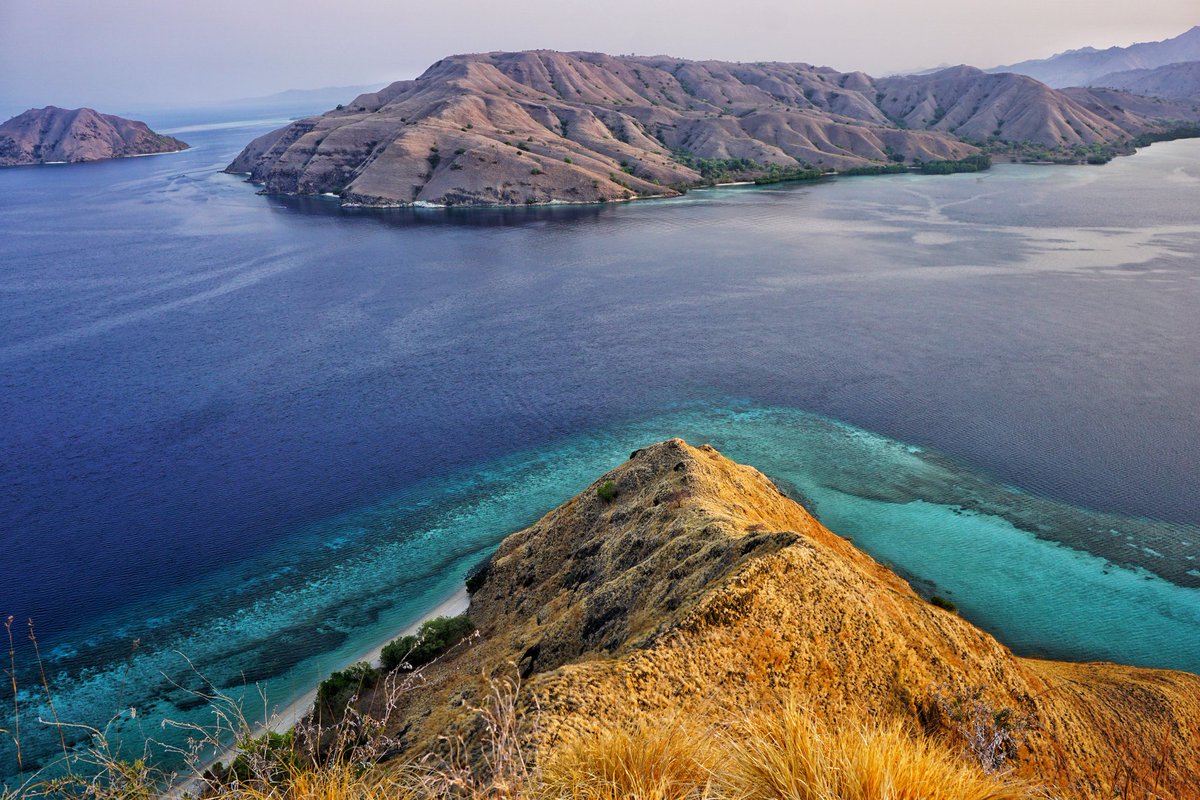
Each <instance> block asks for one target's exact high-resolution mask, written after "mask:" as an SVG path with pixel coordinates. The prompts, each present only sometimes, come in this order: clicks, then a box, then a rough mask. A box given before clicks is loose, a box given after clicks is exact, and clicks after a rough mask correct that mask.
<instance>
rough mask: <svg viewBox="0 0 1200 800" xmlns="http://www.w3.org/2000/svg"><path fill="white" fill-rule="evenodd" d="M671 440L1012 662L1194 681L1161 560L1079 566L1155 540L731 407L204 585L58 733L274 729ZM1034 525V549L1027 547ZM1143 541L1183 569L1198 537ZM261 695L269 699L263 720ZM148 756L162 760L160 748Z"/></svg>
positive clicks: (1193, 653)
mask: <svg viewBox="0 0 1200 800" xmlns="http://www.w3.org/2000/svg"><path fill="white" fill-rule="evenodd" d="M673 436H679V437H682V438H684V439H686V440H688V441H691V442H693V443H697V444H698V443H702V442H709V443H711V444H713V445H714V446H716V447H718V448H719V449H720V450H722V451H723V452H724V453H725V454H727V455H728V456H730V457H731V458H734V459H735V460H738V461H741V462H743V463H749V464H752V465H755V466H757V467H758V468H759V469H760V470H762V471H763V472H765V473H766V474H768V475H769V476H771V477H772V478H773V479H775V480H776V481H777V482H778V483H779V484H780V485H781V486H783V487H784V489H785V491H786V492H788V493H789V495H790V496H792V497H794V498H797V499H799V500H801V501H802V502H804V503H805V504H806V506H807V507H808V508H809V509H810V510H811V511H813V512H814V513H815V514H816V515H817V516H818V517H819V518H820V519H821V521H822V522H823V523H824V524H825V525H827V526H828V527H830V528H831V529H833V530H834V531H835V532H837V533H839V534H841V535H843V536H848V537H851V538H853V540H854V541H855V542H856V544H857V545H858V546H860V547H862V548H863V549H865V550H866V551H867V552H869V553H871V554H872V555H874V556H875V557H876V558H877V559H879V560H881V561H883V562H885V563H888V564H890V565H892V566H893V567H894V568H895V569H897V570H898V571H900V572H901V574H904V575H906V576H908V577H909V578H910V579H912V580H913V582H914V585H915V586H916V588H917V589H918V590H919V591H922V592H923V593H924V594H925V595H926V596H928V595H930V594H934V593H937V594H942V595H944V596H947V597H950V598H952V599H953V600H955V602H956V603H958V605H959V607H960V609H961V613H962V614H963V616H964V617H966V618H967V619H969V620H971V621H972V622H974V623H976V624H978V625H980V626H981V627H983V628H984V629H986V630H989V631H991V632H993V633H995V634H997V635H998V636H1000V637H1001V638H1002V640H1003V641H1005V642H1006V643H1007V644H1008V645H1010V646H1011V647H1012V648H1013V649H1014V650H1015V651H1016V652H1018V653H1021V654H1029V655H1039V656H1047V657H1054V658H1068V659H1112V660H1119V661H1123V662H1127V663H1132V664H1139V665H1148V666H1159V667H1173V668H1178V669H1185V670H1192V671H1200V589H1197V588H1195V587H1194V586H1193V587H1191V588H1185V587H1183V586H1178V585H1175V584H1173V583H1170V582H1168V581H1165V580H1162V579H1160V578H1157V577H1156V576H1155V575H1153V574H1152V573H1151V572H1149V571H1148V569H1147V565H1150V566H1152V565H1153V563H1154V561H1155V560H1156V558H1157V557H1156V556H1154V555H1152V554H1151V553H1149V552H1148V550H1149V549H1150V548H1146V547H1140V548H1134V547H1126V548H1125V549H1126V550H1128V551H1129V552H1128V554H1127V556H1128V557H1127V558H1126V559H1125V563H1121V564H1118V563H1114V562H1113V561H1109V560H1106V559H1104V558H1101V557H1098V556H1096V555H1092V554H1090V553H1088V552H1086V551H1085V550H1083V549H1080V548H1082V547H1084V546H1086V545H1087V543H1088V542H1090V541H1092V539H1093V537H1094V536H1095V535H1096V532H1097V531H1103V532H1104V535H1105V536H1106V537H1108V538H1112V539H1115V540H1119V541H1122V542H1124V541H1126V539H1136V537H1139V536H1141V535H1142V534H1143V533H1144V531H1145V529H1146V528H1147V526H1148V525H1150V523H1149V522H1148V521H1146V520H1141V519H1137V518H1123V517H1119V516H1114V515H1104V514H1097V513H1091V512H1086V511H1083V510H1081V509H1077V508H1072V507H1070V506H1066V505H1064V504H1061V503H1058V502H1055V501H1052V500H1048V499H1045V498H1039V497H1035V496H1031V495H1028V494H1026V493H1023V492H1021V491H1019V490H1016V489H1013V488H1010V487H1005V486H1002V485H998V484H996V483H994V482H990V481H988V480H986V479H984V478H983V477H981V476H980V475H978V474H977V473H974V472H972V471H971V470H969V469H966V468H963V467H961V466H958V465H956V464H954V463H952V462H950V461H948V460H947V459H945V458H944V457H940V456H938V455H937V454H933V453H930V452H928V451H926V450H923V449H922V448H918V447H913V446H910V445H905V444H903V443H900V442H896V441H894V440H890V439H887V438H885V437H882V436H879V435H875V434H871V433H869V432H866V431H863V430H861V429H858V428H855V427H853V426H849V425H846V424H844V423H839V422H836V421H833V420H829V419H827V418H824V417H820V416H817V415H813V414H810V413H805V412H802V411H798V410H795V409H787V408H779V407H763V406H757V405H753V404H750V403H745V402H730V403H726V404H722V405H712V404H700V405H692V406H688V407H683V408H680V409H677V410H675V411H672V412H670V413H667V414H664V415H659V416H655V417H652V418H649V419H645V420H638V421H631V422H626V423H622V424H619V425H614V426H610V427H605V428H603V429H600V430H595V431H591V432H588V433H585V434H579V435H575V436H571V437H568V438H566V439H564V440H561V441H559V442H556V443H554V444H552V445H549V446H545V447H539V448H536V449H532V450H526V451H521V452H518V453H515V454H513V455H511V456H508V457H505V458H502V459H498V460H495V461H492V462H490V463H487V464H484V465H482V466H480V467H479V468H477V469H473V470H469V471H466V472H460V473H456V474H453V475H450V476H448V477H445V478H441V479H437V480H430V481H425V482H422V483H418V484H415V485H413V486H411V487H409V488H408V489H406V490H405V491H404V492H403V493H402V494H398V495H396V496H394V497H391V498H389V499H387V500H386V501H384V502H382V503H380V504H378V505H376V506H373V507H371V508H368V509H365V510H362V511H360V512H357V513H354V514H348V515H344V516H340V517H337V518H334V519H330V520H327V521H324V522H322V523H320V524H315V525H312V526H310V528H309V529H307V530H306V531H304V532H303V533H302V534H301V535H300V536H298V537H297V538H296V539H295V540H293V542H292V545H291V546H290V547H289V550H288V552H287V553H285V554H276V556H275V557H273V558H272V559H270V560H264V561H262V562H260V563H253V562H252V563H247V564H240V565H238V570H237V572H238V574H237V575H228V574H226V575H219V576H216V577H215V578H214V579H213V581H214V584H215V585H218V586H230V585H237V584H239V583H240V584H241V586H242V587H243V595H242V596H232V597H229V598H228V601H227V606H226V607H224V608H222V607H219V606H218V607H214V606H213V605H212V603H211V600H210V598H211V597H212V594H211V592H210V591H209V587H205V586H197V587H192V589H191V590H189V591H188V592H184V593H181V594H180V595H178V596H176V597H172V598H167V599H166V600H165V601H164V602H162V603H161V606H162V607H164V608H170V609H173V610H172V611H171V612H170V613H167V614H163V615H160V616H158V617H157V618H155V619H154V620H153V623H152V624H153V627H155V628H157V629H158V630H159V632H160V634H167V637H166V641H163V642H162V644H161V645H160V646H159V647H158V648H156V649H155V650H154V651H151V652H140V653H138V654H137V655H136V656H135V657H134V658H132V659H131V660H128V661H122V660H120V659H112V660H111V666H110V667H109V668H108V669H107V670H103V669H101V670H84V671H83V674H82V675H81V676H80V677H73V676H70V675H67V674H64V675H60V676H58V677H57V680H56V697H57V706H58V713H59V714H60V716H62V717H64V718H73V717H76V718H77V717H79V716H84V715H86V714H89V713H92V712H93V711H94V709H96V708H97V707H103V706H104V705H105V702H106V701H109V702H111V698H113V697H114V696H117V695H120V694H121V693H122V688H121V687H122V686H127V687H133V686H136V687H138V690H137V691H138V694H137V695H136V697H135V695H134V694H133V693H132V691H131V690H129V689H126V690H125V696H126V697H127V698H130V702H131V703H133V702H134V700H135V699H136V705H137V707H138V716H137V718H131V717H130V715H129V713H128V712H127V711H125V712H122V713H121V715H120V719H119V722H118V723H117V725H116V726H115V728H114V730H117V731H121V732H123V735H124V736H125V737H126V738H127V739H128V740H129V741H134V742H138V743H139V744H140V741H141V737H142V736H144V735H145V734H146V733H148V731H146V729H145V727H144V724H145V723H144V722H142V720H145V719H150V720H156V719H162V718H169V719H175V720H191V721H196V722H203V721H204V720H206V719H207V715H208V711H207V710H206V709H203V708H194V707H191V706H190V703H189V698H188V697H187V695H186V694H184V693H183V692H181V691H179V690H178V689H177V688H175V687H174V686H173V684H174V683H179V684H181V685H183V686H189V687H191V688H200V687H201V683H200V680H201V677H203V679H204V680H206V681H209V682H211V683H212V684H214V685H215V686H216V687H217V688H219V689H220V690H222V691H224V692H226V693H229V694H230V695H232V696H236V697H244V698H245V700H246V705H247V708H248V710H249V712H250V713H251V716H252V717H253V718H264V719H269V718H270V716H271V715H272V713H273V712H274V711H275V710H277V709H279V708H281V707H283V706H285V705H286V704H287V703H288V702H289V701H290V700H291V699H292V698H293V697H294V696H296V695H298V694H301V693H303V692H304V691H305V690H307V689H308V688H310V687H311V686H312V685H313V684H314V683H315V682H316V681H318V680H320V679H321V678H322V677H324V676H325V675H327V674H328V673H329V672H330V671H332V670H334V669H338V668H341V667H342V666H343V665H345V664H346V663H348V662H349V661H350V660H352V659H353V658H355V657H356V656H357V655H358V654H360V653H362V652H364V651H365V650H366V649H369V648H370V647H371V646H372V645H374V644H376V643H378V642H380V641H382V640H383V639H385V638H387V637H388V636H389V635H391V634H394V633H395V632H396V631H398V630H400V629H401V628H403V627H405V626H406V625H408V624H410V623H411V622H413V621H414V620H415V619H417V618H418V617H419V616H420V615H421V613H422V612H423V611H425V610H426V609H428V608H429V607H431V606H432V605H434V604H436V602H437V601H438V600H440V599H441V598H444V597H446V596H448V595H450V594H452V593H453V592H454V591H456V590H457V589H459V588H460V587H461V580H462V577H463V575H464V574H465V572H466V570H467V569H468V568H469V567H470V566H471V565H473V564H474V563H477V562H478V561H479V560H480V559H482V558H483V557H484V556H485V555H486V554H487V553H488V552H490V551H491V549H492V548H494V547H495V546H496V545H497V544H498V543H499V541H500V540H501V539H502V538H503V537H504V536H505V535H507V534H508V533H510V532H512V531H515V530H518V529H520V528H521V527H524V526H526V525H528V524H530V523H532V522H533V521H535V520H536V519H537V518H538V517H539V516H540V515H541V514H542V513H544V512H545V511H547V510H548V509H550V508H552V507H553V506H555V505H557V504H558V503H560V502H562V501H563V500H565V499H567V498H568V497H570V496H572V495H573V494H575V493H577V492H579V491H580V490H582V489H583V488H584V487H585V486H586V485H587V484H588V483H590V482H591V481H592V480H594V479H595V478H596V477H598V476H599V475H600V474H602V473H603V472H605V471H606V470H608V469H611V468H612V467H614V466H616V465H618V464H620V463H621V462H622V461H623V460H624V459H626V458H627V457H628V454H629V452H631V451H632V450H633V449H636V448H637V447H641V446H644V445H646V444H649V443H651V442H654V441H658V440H661V439H663V438H669V437H673ZM1031 520H1033V521H1038V522H1039V523H1041V524H1042V529H1041V530H1037V531H1032V530H1026V529H1023V528H1021V527H1019V526H1020V525H1021V524H1027V523H1028V522H1029V521H1031ZM1152 527H1153V528H1154V529H1155V530H1157V532H1158V534H1159V535H1160V536H1162V537H1165V538H1169V539H1171V540H1172V541H1175V542H1177V543H1178V546H1179V547H1180V548H1181V550H1180V552H1181V553H1182V558H1183V559H1184V560H1185V561H1187V562H1188V563H1195V560H1196V556H1197V554H1200V530H1198V529H1197V528H1195V527H1194V526H1188V525H1164V524H1163V523H1156V524H1154V525H1153V526H1152ZM267 569H270V571H269V572H268V571H267ZM247 597H251V598H253V599H252V602H249V603H245V602H244V600H245V599H246V598H247ZM147 613H151V611H150V609H149V608H148V609H147ZM97 627H101V628H103V626H97ZM127 635H128V632H127V631H123V630H121V629H119V628H118V629H115V630H113V631H112V636H111V639H109V640H106V639H93V640H90V641H85V642H83V643H82V645H81V648H80V652H78V653H76V654H74V655H75V656H76V657H77V658H80V659H83V660H84V661H89V662H98V661H100V662H102V661H103V659H100V658H97V655H98V654H99V653H100V652H102V651H106V650H109V649H111V648H117V647H120V646H121V645H122V643H124V642H126V641H127V638H126V637H127ZM89 649H90V650H91V652H88V651H89ZM60 655H61V654H60ZM184 655H186V656H187V660H186V661H185V660H184V658H183V656H184ZM193 670H194V671H193ZM255 683H261V686H262V687H265V691H266V696H267V698H268V703H267V707H266V708H263V705H262V702H261V700H259V698H258V687H256V686H254V684H255ZM27 700H29V701H30V702H31V703H33V702H36V700H35V698H33V697H28V698H27ZM41 711H42V713H47V712H48V709H41ZM114 711H115V709H114ZM153 736H154V738H158V739H168V740H169V739H170V732H169V731H154V732H153Z"/></svg>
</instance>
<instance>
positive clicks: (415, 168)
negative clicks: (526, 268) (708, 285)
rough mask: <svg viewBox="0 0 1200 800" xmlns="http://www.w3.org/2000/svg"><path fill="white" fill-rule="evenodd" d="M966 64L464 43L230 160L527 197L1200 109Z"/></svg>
mask: <svg viewBox="0 0 1200 800" xmlns="http://www.w3.org/2000/svg"><path fill="white" fill-rule="evenodd" d="M1122 99H1123V95H1122V94H1121V93H1116V94H1114V93H1111V92H1109V93H1108V94H1106V95H1105V96H1103V97H1100V96H1094V95H1092V94H1090V93H1089V90H1087V89H1082V90H1074V91H1073V92H1072V93H1070V94H1068V93H1064V92H1061V91H1058V90H1055V89H1051V88H1050V87H1048V86H1046V85H1045V84H1043V83H1040V82H1039V81H1037V80H1035V79H1033V78H1030V77H1027V76H1023V75H1016V74H1011V73H1006V74H988V73H985V72H983V71H981V70H978V69H975V68H973V67H966V66H959V67H952V68H949V69H945V70H941V71H939V72H936V73H933V74H928V75H905V76H894V77H888V78H873V77H871V76H869V75H866V74H864V73H862V72H848V73H843V72H838V71H836V70H833V69H830V68H828V67H815V66H811V65H808V64H791V63H775V62H772V63H765V62H764V63H730V62H720V61H687V60H683V59H677V58H670V57H667V56H650V57H642V56H620V57H617V56H610V55H605V54H602V53H562V52H557V51H544V50H542V51H530V52H516V53H506V52H499V53H483V54H472V55H458V56H452V57H449V58H446V59H443V60H442V61H439V62H437V63H436V64H434V65H433V66H432V67H430V68H429V69H428V70H426V72H425V73H424V74H423V75H421V76H420V77H419V78H417V79H415V80H409V81H399V82H396V83H393V84H391V85H390V86H388V87H386V88H384V89H382V90H380V91H378V92H371V93H367V94H362V95H359V96H358V97H357V98H355V99H353V100H350V101H349V102H348V103H347V104H345V105H339V106H338V107H337V108H335V109H334V110H332V111H329V112H327V113H325V114H322V115H320V116H316V117H309V118H306V119H301V120H297V121H295V122H293V123H291V124H290V125H287V126H285V127H283V128H280V129H278V130H275V131H272V132H270V133H268V134H266V135H264V136H261V137H259V138H258V139H255V140H254V141H253V142H251V143H250V144H249V145H247V147H246V148H245V149H244V150H243V151H242V152H241V153H240V154H239V155H238V157H237V158H236V159H235V160H234V161H233V162H232V163H231V164H230V165H229V166H228V168H227V171H228V172H231V173H242V174H246V175H248V176H249V180H251V181H252V182H254V183H258V184H261V185H262V187H263V191H264V192H265V193H269V194H299V195H322V194H324V195H334V196H336V197H338V198H340V200H341V202H342V203H343V204H344V205H357V206H410V205H436V206H451V205H517V204H546V203H579V202H607V201H614V200H628V199H634V198H638V197H662V196H671V195H677V194H680V193H682V192H685V191H687V190H688V189H689V188H693V187H698V186H704V185H711V184H714V183H724V182H734V181H757V182H771V181H778V180H795V179H808V178H819V177H822V176H824V175H827V174H830V173H839V174H868V173H878V172H891V171H906V170H908V169H919V170H924V171H931V172H955V171H973V170H977V169H981V168H986V166H987V164H988V163H990V162H989V160H988V159H989V158H991V157H992V156H999V157H1002V158H1014V159H1020V160H1027V161H1059V162H1071V163H1085V162H1092V163H1102V162H1103V161H1106V160H1108V159H1110V158H1112V156H1113V155H1116V154H1120V153H1128V152H1132V150H1133V149H1134V147H1135V146H1136V145H1137V143H1138V137H1140V136H1144V135H1148V134H1150V133H1154V134H1157V135H1159V136H1163V135H1166V133H1167V132H1168V131H1170V130H1171V129H1172V128H1173V126H1174V125H1175V124H1177V121H1185V120H1190V121H1194V120H1195V119H1197V118H1198V117H1200V112H1197V111H1196V110H1195V108H1194V107H1193V106H1192V105H1191V104H1182V103H1178V104H1167V105H1166V106H1156V107H1155V108H1154V115H1153V116H1143V115H1141V114H1139V113H1137V111H1136V108H1137V107H1138V106H1137V103H1136V102H1132V101H1131V102H1130V103H1129V104H1127V105H1123V104H1122V103H1121V100H1122Z"/></svg>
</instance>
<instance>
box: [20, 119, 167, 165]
mask: <svg viewBox="0 0 1200 800" xmlns="http://www.w3.org/2000/svg"><path fill="white" fill-rule="evenodd" d="M187 147H188V145H187V143H186V142H182V141H180V140H179V139H176V138H175V137H173V136H164V135H162V134H160V133H155V132H154V131H152V130H150V128H149V126H147V125H146V123H144V122H138V121H136V120H131V119H125V118H124V117H117V116H113V115H112V114H101V113H100V112H98V111H95V110H93V109H90V108H75V109H68V108H58V107H57V106H46V107H45V108H31V109H29V110H28V111H26V112H25V113H23V114H18V115H17V116H15V117H13V118H12V119H10V120H8V121H7V122H5V123H4V124H3V125H0V167H15V166H24V165H27V164H74V163H77V162H80V161H101V160H104V159H109V158H126V157H129V156H146V155H152V154H156V153H175V152H178V151H180V150H186V149H187Z"/></svg>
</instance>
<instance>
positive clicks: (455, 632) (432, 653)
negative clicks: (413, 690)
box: [380, 614, 475, 672]
mask: <svg viewBox="0 0 1200 800" xmlns="http://www.w3.org/2000/svg"><path fill="white" fill-rule="evenodd" d="M474 632H475V626H474V624H472V622H471V620H470V619H468V618H467V615H466V614H462V615H460V616H457V617H438V618H436V619H431V620H428V621H426V622H425V624H423V625H422V626H421V629H420V630H419V631H417V633H416V634H415V635H411V634H410V635H408V636H401V637H400V638H399V639H396V640H394V641H392V642H389V643H388V644H387V645H385V646H384V648H383V652H382V653H381V654H380V662H381V663H382V664H383V668H384V669H385V670H387V671H388V672H391V671H392V670H395V669H398V668H399V667H401V666H403V665H407V666H408V667H410V668H412V669H416V668H417V667H422V666H424V665H426V664H428V663H429V662H430V661H433V660H434V659H435V658H437V657H438V656H440V655H442V654H443V653H445V652H446V651H447V650H449V649H450V648H451V647H453V646H454V645H456V644H458V643H459V642H461V641H462V640H463V639H466V638H467V637H468V636H470V635H471V634H472V633H474Z"/></svg>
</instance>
